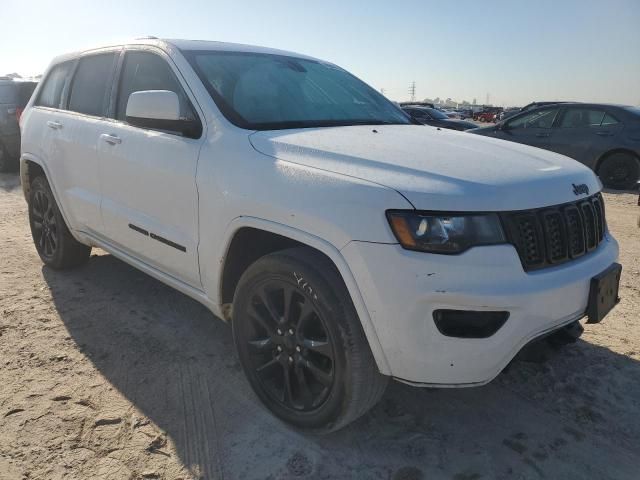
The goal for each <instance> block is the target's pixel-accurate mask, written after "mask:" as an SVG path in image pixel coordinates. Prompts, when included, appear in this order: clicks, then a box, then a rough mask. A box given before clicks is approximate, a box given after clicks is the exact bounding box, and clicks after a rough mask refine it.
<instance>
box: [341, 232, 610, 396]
mask: <svg viewBox="0 0 640 480" xmlns="http://www.w3.org/2000/svg"><path fill="white" fill-rule="evenodd" d="M342 254H343V255H344V258H345V260H346V261H347V263H348V264H349V266H350V268H351V270H352V272H353V274H354V277H355V279H356V282H357V284H358V286H359V288H360V291H361V293H362V297H363V299H364V301H365V304H366V305H367V308H368V310H369V314H370V316H371V319H372V322H373V325H374V328H375V331H376V333H377V335H378V338H379V340H380V344H381V345H382V349H383V351H384V353H385V356H386V358H387V362H388V364H389V367H390V370H391V374H392V375H393V376H394V377H396V378H397V379H399V380H402V381H405V382H408V383H413V384H422V385H425V386H430V385H431V386H473V385H482V384H484V383H487V382H489V381H491V380H492V379H493V378H494V377H495V376H496V375H498V374H499V373H500V372H501V371H502V369H503V368H504V367H505V366H506V365H507V364H508V363H509V362H510V361H511V360H512V359H513V357H514V356H515V355H516V354H517V353H518V352H519V351H520V349H522V347H523V346H524V345H525V344H527V343H528V342H530V341H531V340H532V339H534V338H536V337H538V336H541V335H545V334H546V333H549V332H550V331H553V330H555V329H557V328H559V327H560V326H562V325H566V324H569V323H571V322H573V321H575V320H577V319H579V318H582V317H583V316H584V314H585V310H586V308H587V301H588V296H589V284H590V280H591V278H592V277H593V276H594V275H597V274H598V273H600V272H601V271H603V270H604V269H606V268H607V267H608V266H609V265H611V264H612V263H613V262H615V261H616V260H617V257H618V244H617V242H616V241H615V240H614V239H613V238H612V237H611V236H610V235H609V234H608V233H607V235H606V238H605V240H604V241H603V242H602V243H601V244H600V246H599V247H598V248H597V249H596V250H595V251H593V252H591V253H590V254H588V255H585V256H584V257H582V258H580V259H577V260H575V261H572V262H569V263H566V264H563V265H559V266H556V267H550V268H546V269H543V270H539V271H535V272H529V273H526V272H525V271H524V270H523V269H522V264H521V263H520V259H519V257H518V254H517V252H516V250H515V248H514V247H513V246H511V245H494V246H484V247H476V248H472V249H471V250H468V251H467V252H465V253H463V254H460V255H435V254H428V253H422V252H413V251H408V250H404V249H403V248H402V247H400V246H399V245H389V244H377V243H366V242H351V243H349V244H348V245H347V246H346V247H344V248H343V249H342ZM437 309H458V310H485V311H486V310H506V311H509V312H510V317H509V319H508V320H507V322H506V323H505V324H504V326H503V327H502V328H500V329H499V330H498V331H497V332H496V333H495V334H494V335H492V336H491V337H489V338H471V339H465V338H453V337H446V336H444V335H442V334H441V333H440V332H439V331H438V329H437V328H436V326H435V323H434V321H433V311H434V310H437Z"/></svg>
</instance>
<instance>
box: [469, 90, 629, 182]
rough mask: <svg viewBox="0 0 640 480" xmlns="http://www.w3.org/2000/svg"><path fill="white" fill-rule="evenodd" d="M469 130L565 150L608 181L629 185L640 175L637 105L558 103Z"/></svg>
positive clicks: (604, 180)
mask: <svg viewBox="0 0 640 480" xmlns="http://www.w3.org/2000/svg"><path fill="white" fill-rule="evenodd" d="M469 131H470V132H471V133H475V134H478V135H487V136H490V137H495V138H501V139H503V140H509V141H512V142H518V143H525V144H527V145H532V146H534V147H539V148H544V149H546V150H552V151H554V152H558V153H561V154H563V155H567V156H568V157H571V158H573V159H575V160H577V161H579V162H580V163H583V164H585V165H587V166H588V167H589V168H591V169H592V170H593V171H595V172H596V173H597V174H598V176H599V177H600V179H601V180H602V183H603V184H604V185H605V186H606V187H610V188H616V189H631V188H635V187H636V186H637V184H638V180H639V179H640V108H638V107H629V106H623V105H609V104H594V103H567V102H564V103H554V104H550V105H547V106H543V107H537V108H533V109H532V110H529V111H525V112H522V113H519V114H517V115H515V116H513V117H511V118H509V119H507V120H505V121H503V122H500V123H498V124H497V125H495V126H491V127H482V128H476V129H474V130H469Z"/></svg>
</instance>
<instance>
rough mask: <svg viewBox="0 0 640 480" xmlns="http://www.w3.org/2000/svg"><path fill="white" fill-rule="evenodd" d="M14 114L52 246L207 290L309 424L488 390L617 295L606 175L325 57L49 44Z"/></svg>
mask: <svg viewBox="0 0 640 480" xmlns="http://www.w3.org/2000/svg"><path fill="white" fill-rule="evenodd" d="M21 124H22V132H23V136H22V153H21V176H22V185H23V189H24V194H25V197H26V199H27V201H28V204H29V221H30V225H31V231H32V233H33V239H34V242H35V246H36V249H37V251H38V253H39V255H40V257H41V258H42V261H43V262H44V263H45V264H46V265H47V266H49V267H51V268H54V269H63V268H69V267H74V266H77V265H81V264H83V263H85V262H87V261H89V253H90V250H91V248H92V247H100V248H102V249H104V250H106V251H108V252H110V253H111V254H113V255H114V256H116V257H118V258H120V259H122V260H124V261H125V262H128V263H129V264H131V265H133V266H135V267H137V268H139V269H140V270H142V271H143V272H146V273H148V274H149V275H151V276H153V277H155V278H157V279H159V280H161V281H163V282H165V283H166V284H168V285H171V286H173V287H175V288H176V289H178V290H179V291H181V292H183V293H185V294H187V295H189V296H191V297H193V298H194V299H196V300H198V301H199V302H202V303H203V304H204V305H206V306H207V307H208V308H210V309H211V311H212V312H214V313H215V314H216V315H218V316H219V317H222V318H223V319H225V320H226V321H228V322H230V323H231V325H232V327H233V335H234V341H235V344H236V347H237V350H238V354H239V357H240V361H241V363H242V366H243V368H244V370H245V373H246V375H247V378H248V379H249V382H250V383H251V385H252V387H253V389H254V390H255V392H256V393H257V395H258V397H259V398H260V399H261V400H262V401H263V402H264V404H265V405H266V406H267V407H268V408H269V409H270V410H271V411H272V412H273V413H274V414H275V415H277V416H278V417H280V418H282V419H284V420H285V421H287V422H289V423H291V424H293V425H295V426H297V427H300V428H305V429H310V430H314V431H331V430H335V429H338V428H340V427H343V426H344V425H346V424H347V423H349V422H351V421H353V420H354V419H355V418H357V417H359V416H360V415H362V414H363V413H365V412H366V411H367V410H368V409H369V408H370V407H371V406H373V405H374V404H375V403H376V402H377V401H378V399H379V398H380V396H381V395H382V394H383V392H384V390H385V387H386V385H387V382H388V380H389V378H395V379H397V380H399V381H402V382H406V383H410V384H413V385H418V386H430V387H459V386H474V385H482V384H485V383H487V382H489V381H491V380H492V379H493V378H494V377H495V376H496V375H498V373H500V371H501V370H502V369H503V368H504V367H505V366H506V365H507V364H508V363H509V362H510V361H511V360H512V359H513V357H514V356H515V355H516V354H517V353H518V351H519V350H520V349H522V347H523V346H524V345H526V344H527V343H528V342H530V341H532V340H534V339H536V338H539V337H541V336H544V335H548V334H550V333H552V332H565V333H566V332H567V329H572V330H574V331H575V330H576V329H579V327H578V323H577V322H578V320H580V319H581V318H583V317H584V316H585V315H588V318H589V321H592V322H597V321H600V320H601V319H602V317H603V316H604V315H606V313H607V312H608V311H609V310H610V309H611V308H612V307H613V306H614V305H615V303H616V301H617V288H618V281H619V275H620V266H619V265H618V264H616V263H615V262H616V260H617V257H618V246H617V243H616V241H615V240H614V239H613V238H612V237H611V235H610V234H609V232H608V230H607V226H606V221H605V218H604V208H603V203H602V197H601V195H600V193H599V191H600V188H601V185H600V183H599V181H598V180H597V178H596V177H595V175H594V174H593V172H592V171H591V170H589V169H588V168H586V167H584V166H583V165H580V164H579V163H577V162H574V161H573V160H570V159H568V158H566V157H563V156H561V155H557V154H554V153H551V152H547V151H543V150H538V149H535V148H531V147H528V146H524V145H519V144H515V143H509V142H503V141H500V140H495V139H492V138H486V137H481V136H476V135H468V134H465V133H462V132H456V131H452V130H445V129H442V130H441V129H436V128H432V127H426V126H421V125H415V124H412V122H411V121H410V120H409V118H408V117H407V115H405V114H404V113H403V112H402V111H401V110H400V109H399V108H397V107H396V106H395V105H393V104H392V103H391V102H389V101H388V100H387V99H385V98H384V97H383V96H382V95H380V94H379V93H378V92H376V91H375V90H374V89H372V88H370V87H369V86H367V85H366V84H364V83H363V82H361V81H360V80H358V79H357V78H355V77H354V76H352V75H351V74H349V73H348V72H346V71H345V70H343V69H342V68H340V67H338V66H336V65H333V64H331V63H328V62H324V61H322V60H318V59H315V58H311V57H307V56H303V55H299V54H295V53H289V52H284V51H278V50H271V49H266V48H260V47H252V46H246V45H235V44H227V43H218V42H206V41H185V40H158V39H144V40H137V41H134V42H131V43H128V44H125V45H108V46H105V47H102V48H97V49H93V50H88V51H83V52H76V53H71V54H68V55H63V56H61V57H58V58H56V59H55V60H54V61H53V63H52V64H51V66H50V67H49V69H48V71H47V72H46V75H45V77H44V80H43V81H42V82H41V84H40V85H39V87H38V89H37V91H36V92H35V94H34V95H33V97H32V99H31V101H30V102H29V105H28V106H27V108H26V110H25V112H24V114H23V116H22V120H21ZM182 348H184V349H188V348H189V345H183V346H182Z"/></svg>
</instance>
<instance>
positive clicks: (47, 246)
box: [29, 176, 91, 269]
mask: <svg viewBox="0 0 640 480" xmlns="http://www.w3.org/2000/svg"><path fill="white" fill-rule="evenodd" d="M29 224H30V226H31V236H32V237H33V242H34V243H35V246H36V250H37V251H38V255H40V258H41V259H42V261H43V262H44V263H45V264H46V265H48V266H50V267H51V268H55V269H65V268H71V267H75V266H77V265H80V264H82V263H85V262H86V261H87V260H88V259H89V254H90V253H91V247H88V246H86V245H83V244H82V243H80V242H78V241H77V240H76V239H75V238H73V236H72V235H71V233H70V232H69V229H68V228H67V225H66V224H65V222H64V219H63V218H62V214H61V213H60V209H59V208H58V205H57V204H56V200H55V197H54V196H53V193H52V192H51V188H50V187H49V183H48V182H47V179H46V178H44V177H43V176H38V177H36V178H34V179H33V182H31V189H30V194H29Z"/></svg>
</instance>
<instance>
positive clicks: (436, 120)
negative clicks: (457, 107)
mask: <svg viewBox="0 0 640 480" xmlns="http://www.w3.org/2000/svg"><path fill="white" fill-rule="evenodd" d="M402 109H403V110H404V111H405V112H406V113H408V114H409V115H410V116H411V118H413V119H414V120H417V121H418V122H420V123H422V124H423V125H431V126H432V127H441V128H449V129H451V130H469V129H470V128H476V127H477V125H476V124H475V123H471V122H466V121H464V120H456V119H453V118H449V116H448V115H447V114H446V113H444V112H441V111H440V110H436V109H435V108H428V107H419V106H407V107H402Z"/></svg>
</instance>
